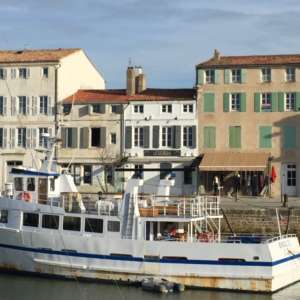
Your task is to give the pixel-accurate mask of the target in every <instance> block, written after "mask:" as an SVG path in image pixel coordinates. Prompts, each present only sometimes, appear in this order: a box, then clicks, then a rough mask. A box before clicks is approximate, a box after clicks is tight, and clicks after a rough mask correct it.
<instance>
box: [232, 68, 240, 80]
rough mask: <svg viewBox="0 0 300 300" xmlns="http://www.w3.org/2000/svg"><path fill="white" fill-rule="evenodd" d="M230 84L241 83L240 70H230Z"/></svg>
mask: <svg viewBox="0 0 300 300" xmlns="http://www.w3.org/2000/svg"><path fill="white" fill-rule="evenodd" d="M231 83H242V69H231Z"/></svg>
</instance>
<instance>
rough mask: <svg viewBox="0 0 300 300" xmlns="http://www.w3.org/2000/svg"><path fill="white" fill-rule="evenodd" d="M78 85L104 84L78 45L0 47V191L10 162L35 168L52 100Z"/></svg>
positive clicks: (51, 121) (49, 125)
mask: <svg viewBox="0 0 300 300" xmlns="http://www.w3.org/2000/svg"><path fill="white" fill-rule="evenodd" d="M79 70H80V72H78V71H79ZM80 87H89V88H96V87H97V88H98V89H99V88H104V87H105V85H104V79H103V77H102V75H101V74H100V73H99V72H98V71H97V70H96V69H95V67H94V66H93V65H92V63H91V62H90V60H89V59H88V57H87V56H86V55H85V53H84V52H83V51H82V50H81V49H54V50H20V51H0V154H1V159H0V168H1V172H2V176H1V179H0V189H1V190H3V189H4V184H5V183H6V182H9V181H10V175H9V173H10V170H11V168H12V167H13V166H18V165H24V166H28V167H40V165H41V160H42V159H44V156H45V154H44V153H42V152H40V151H36V150H39V149H40V150H44V149H45V148H47V147H48V143H47V139H46V138H45V134H49V135H50V136H54V135H55V131H56V126H55V124H56V123H57V121H58V120H57V118H58V114H57V103H58V102H59V101H61V100H62V99H64V98H65V97H67V96H68V95H70V94H71V93H72V92H75V91H76V90H77V89H78V88H80Z"/></svg>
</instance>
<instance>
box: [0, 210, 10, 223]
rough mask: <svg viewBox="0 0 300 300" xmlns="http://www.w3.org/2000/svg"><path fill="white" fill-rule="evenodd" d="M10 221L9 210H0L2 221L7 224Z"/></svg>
mask: <svg viewBox="0 0 300 300" xmlns="http://www.w3.org/2000/svg"><path fill="white" fill-rule="evenodd" d="M7 221H8V210H6V209H2V210H0V223H2V224H7Z"/></svg>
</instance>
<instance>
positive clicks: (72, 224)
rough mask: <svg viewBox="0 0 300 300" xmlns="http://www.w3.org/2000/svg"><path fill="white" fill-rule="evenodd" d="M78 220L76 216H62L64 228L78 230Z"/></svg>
mask: <svg viewBox="0 0 300 300" xmlns="http://www.w3.org/2000/svg"><path fill="white" fill-rule="evenodd" d="M80 221H81V219H80V218H78V217H70V216H68V217H64V224H63V229H64V230H72V231H80Z"/></svg>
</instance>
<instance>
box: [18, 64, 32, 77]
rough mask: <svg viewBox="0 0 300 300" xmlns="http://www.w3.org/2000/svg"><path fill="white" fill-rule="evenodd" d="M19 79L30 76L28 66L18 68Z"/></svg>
mask: <svg viewBox="0 0 300 300" xmlns="http://www.w3.org/2000/svg"><path fill="white" fill-rule="evenodd" d="M18 75H19V76H18V77H19V79H27V78H28V77H29V72H28V69H27V68H23V67H22V68H18Z"/></svg>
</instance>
